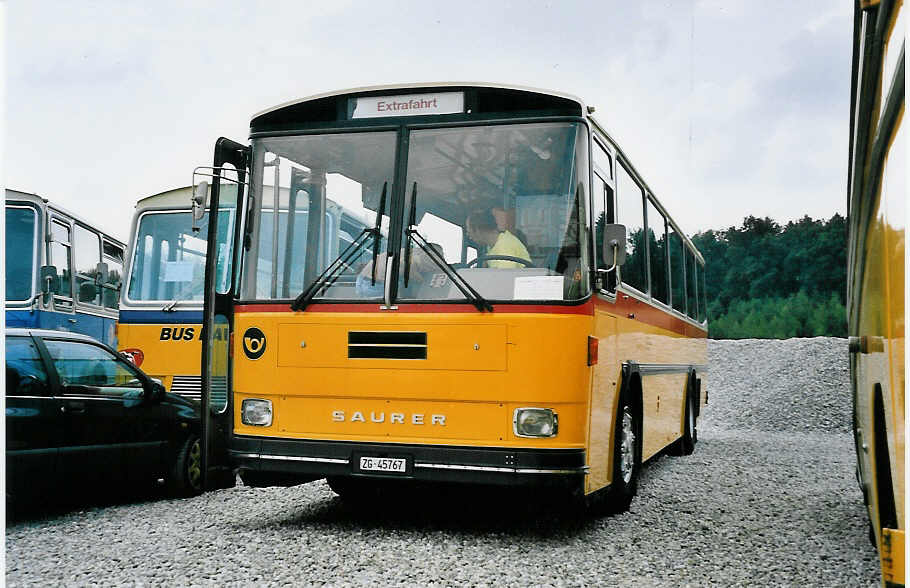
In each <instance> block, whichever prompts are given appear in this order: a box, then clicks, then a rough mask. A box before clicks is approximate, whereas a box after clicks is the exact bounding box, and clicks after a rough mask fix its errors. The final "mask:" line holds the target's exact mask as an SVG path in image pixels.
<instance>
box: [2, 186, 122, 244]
mask: <svg viewBox="0 0 910 588" xmlns="http://www.w3.org/2000/svg"><path fill="white" fill-rule="evenodd" d="M5 193H6V194H5V196H6V201H7V202H10V201H19V202H30V203H32V204H34V205H36V206H38V207H39V208H41V209H42V210H45V209H47V208H50V209H51V210H53V211H55V212H57V213H59V214H61V215H62V216H66V217H69V218H71V219H73V220H75V221H77V222H79V224H82V225H85V226H87V227H91V228H92V229H94V230H95V231H97V232H99V233H101V234H102V235H103V236H104V238H105V239H107V240H108V241H111V242H113V243H115V244H117V245H120V246H121V247H125V246H126V245H125V244H124V242H123V241H121V240H120V239H118V238H117V237H114V236H113V235H111V234H110V233H109V232H107V231H105V230H103V229H101V228H99V227H98V225H97V224H96V223H94V222H91V221H89V220H86V219H85V218H84V217H82V216H80V215H78V214H73V213H72V212H70V211H68V210H67V209H65V208H63V207H62V206H58V205H57V204H54V203H53V202H51V201H49V200H48V199H47V198H45V197H43V196H39V195H37V194H32V193H31V192H22V191H20V190H11V189H9V188H7V189H5Z"/></svg>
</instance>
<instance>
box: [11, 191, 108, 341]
mask: <svg viewBox="0 0 910 588" xmlns="http://www.w3.org/2000/svg"><path fill="white" fill-rule="evenodd" d="M5 247H6V249H5V255H6V276H5V279H6V299H5V304H6V326H7V327H25V328H32V329H52V330H57V331H72V332H75V333H84V334H86V335H90V336H92V337H95V338H96V339H99V340H101V341H104V342H105V343H107V344H109V345H116V324H117V308H118V302H119V300H120V281H121V276H122V274H123V251H124V244H123V243H122V242H121V241H119V240H118V239H115V238H114V237H112V236H111V235H109V234H108V233H105V232H103V231H101V230H99V229H98V228H97V227H95V226H93V225H92V224H91V223H90V222H88V221H86V220H85V219H82V218H80V217H79V216H77V215H74V214H72V213H70V212H67V211H66V210H64V209H62V208H60V207H59V206H57V205H55V204H52V203H50V202H48V200H47V199H46V198H42V197H41V196H37V195H35V194H28V193H26V192H19V191H16V190H6V237H5Z"/></svg>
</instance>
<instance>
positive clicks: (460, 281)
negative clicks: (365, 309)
mask: <svg viewBox="0 0 910 588" xmlns="http://www.w3.org/2000/svg"><path fill="white" fill-rule="evenodd" d="M405 232H406V233H407V236H408V243H410V240H411V239H413V240H414V243H416V244H417V246H418V247H420V249H421V250H422V251H423V252H424V253H426V255H427V257H429V258H430V259H431V260H432V261H433V263H435V264H436V265H438V266H439V268H440V269H441V270H442V271H443V272H445V274H446V276H448V278H449V279H450V280H452V283H453V284H455V286H456V287H457V288H458V289H459V290H461V293H462V294H464V296H465V298H467V299H469V300H470V301H471V304H473V305H474V306H475V307H476V308H477V310H479V311H481V312H483V311H485V310H488V311H490V312H493V305H492V304H490V303H489V302H488V301H487V299H486V298H484V297H483V296H481V295H480V292H478V291H477V290H475V289H474V288H472V287H471V284H469V283H468V282H467V281H466V280H465V279H464V278H462V277H461V276H460V275H458V272H456V271H455V270H453V269H452V266H450V265H449V264H448V263H446V260H445V259H443V258H442V256H441V255H439V252H438V251H436V249H435V248H434V247H431V246H430V244H429V243H428V242H427V240H426V239H425V238H424V236H423V235H421V234H420V233H418V232H417V229H415V228H412V227H408V229H407V231H405ZM405 275H407V274H405Z"/></svg>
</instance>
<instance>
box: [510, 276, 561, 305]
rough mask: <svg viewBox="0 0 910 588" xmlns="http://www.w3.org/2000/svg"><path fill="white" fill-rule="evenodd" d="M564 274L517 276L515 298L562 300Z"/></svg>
mask: <svg viewBox="0 0 910 588" xmlns="http://www.w3.org/2000/svg"><path fill="white" fill-rule="evenodd" d="M562 280H563V278H562V276H526V277H520V278H515V282H514V284H515V292H514V296H513V298H515V300H562V299H563V297H562Z"/></svg>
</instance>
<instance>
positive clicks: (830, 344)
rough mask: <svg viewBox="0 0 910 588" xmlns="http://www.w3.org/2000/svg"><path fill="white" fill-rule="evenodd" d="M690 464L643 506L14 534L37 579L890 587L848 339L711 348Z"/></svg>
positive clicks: (188, 511) (501, 505) (303, 515)
mask: <svg viewBox="0 0 910 588" xmlns="http://www.w3.org/2000/svg"><path fill="white" fill-rule="evenodd" d="M709 356H710V361H711V368H710V369H711V372H710V377H711V380H710V382H709V390H710V404H709V405H708V406H707V407H706V409H705V412H704V413H703V416H704V418H703V420H702V421H701V422H700V431H699V437H700V440H699V443H698V446H697V448H696V451H695V453H694V454H693V455H691V456H687V457H660V458H657V459H655V460H653V461H652V462H651V463H649V464H648V465H647V466H646V467H645V469H644V471H643V474H642V478H641V482H640V486H639V495H638V497H637V498H636V499H635V501H634V502H633V503H632V507H631V509H630V510H629V512H626V513H623V514H621V515H616V516H612V517H604V518H589V519H584V520H578V519H572V518H570V517H568V516H566V515H565V514H559V513H558V512H551V511H549V510H547V509H546V508H545V507H541V506H523V505H522V504H521V503H520V502H518V501H515V500H513V499H510V497H509V496H495V495H490V494H474V493H464V494H461V495H458V496H455V497H447V498H446V499H439V500H436V501H427V502H424V503H420V502H411V503H406V504H403V505H402V504H399V505H382V504H376V505H372V507H371V508H369V509H368V510H366V511H364V510H357V509H352V508H351V507H349V506H347V505H346V504H345V503H343V502H342V501H341V500H339V499H338V498H337V497H336V496H335V495H334V493H332V491H331V490H330V489H329V488H328V486H327V485H326V484H325V483H324V482H321V481H320V482H314V483H311V484H307V485H303V486H298V487H294V488H287V489H278V488H269V489H255V488H245V487H242V486H239V487H236V488H232V489H228V490H222V491H218V492H212V493H209V494H207V495H204V496H200V497H197V498H192V499H186V500H157V501H144V502H136V503H132V504H114V505H111V504H107V505H101V506H91V507H83V508H81V509H77V510H70V511H68V512H54V513H43V514H36V515H34V516H32V517H30V518H29V519H28V520H23V521H18V522H13V523H12V524H9V525H8V526H7V529H6V531H7V542H6V547H7V551H6V566H7V570H6V582H7V584H8V585H9V586H23V585H67V586H79V585H104V586H108V585H112V586H116V585H136V584H138V585H181V586H182V585H193V586H221V585H312V584H329V585H342V586H343V585H421V586H452V585H472V586H499V585H521V586H529V585H530V586H603V585H614V586H648V587H650V586H658V587H660V586H668V587H669V586H850V587H853V586H876V585H878V571H877V559H876V554H875V551H874V549H873V548H872V547H871V545H870V544H869V542H868V539H867V538H866V529H867V527H866V518H865V513H864V510H863V506H862V498H861V496H860V493H859V490H858V489H857V487H856V482H855V480H854V477H853V467H854V466H853V448H852V442H851V438H850V434H849V417H850V408H849V402H850V394H849V386H848V381H849V380H848V375H847V372H846V370H845V369H844V368H843V366H845V365H846V358H847V355H846V342H845V341H844V340H843V339H810V340H789V341H757V340H756V341H738V342H726V341H721V342H710V343H709Z"/></svg>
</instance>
